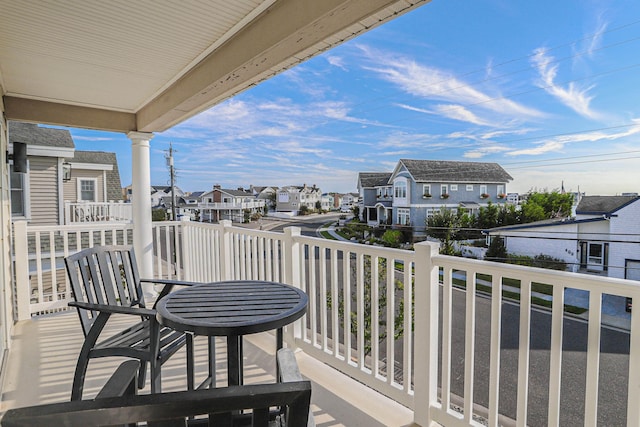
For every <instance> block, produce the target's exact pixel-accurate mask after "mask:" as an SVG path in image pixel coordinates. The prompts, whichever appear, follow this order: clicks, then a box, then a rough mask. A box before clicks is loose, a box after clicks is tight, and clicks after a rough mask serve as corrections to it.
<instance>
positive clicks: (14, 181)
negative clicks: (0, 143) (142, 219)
mask: <svg viewBox="0 0 640 427" xmlns="http://www.w3.org/2000/svg"><path fill="white" fill-rule="evenodd" d="M17 142H21V143H25V144H26V145H27V172H26V173H16V172H15V171H14V170H13V165H11V202H12V203H11V219H12V220H13V221H15V220H27V221H28V222H29V223H30V224H32V225H53V224H64V222H65V211H64V210H65V203H64V202H65V201H69V202H104V201H111V200H122V189H121V185H120V175H119V172H118V164H117V160H116V155H115V153H105V152H99V151H80V150H75V144H74V143H73V139H72V138H71V134H70V133H69V131H67V130H64V129H54V128H46V127H41V126H38V125H36V124H31V123H20V122H9V143H10V145H9V151H10V153H12V152H13V143H17ZM68 168H70V171H71V173H70V175H68V176H63V169H68Z"/></svg>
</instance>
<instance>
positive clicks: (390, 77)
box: [361, 46, 545, 120]
mask: <svg viewBox="0 0 640 427" xmlns="http://www.w3.org/2000/svg"><path fill="white" fill-rule="evenodd" d="M361 49H362V50H363V51H364V52H365V53H366V54H367V55H368V57H369V60H370V62H372V63H373V65H368V66H364V67H363V68H365V69H366V70H368V71H372V72H375V73H376V74H378V75H379V76H380V77H381V78H382V79H384V80H386V81H388V82H390V83H392V84H394V85H396V86H398V87H399V88H400V89H401V90H403V91H404V92H406V93H408V94H410V95H412V96H415V97H419V98H425V99H428V100H432V101H444V102H447V103H452V104H455V105H457V106H462V107H463V108H465V109H467V111H468V109H469V108H470V107H474V108H475V109H482V110H484V111H491V112H494V113H499V114H500V115H501V116H502V117H503V118H508V119H520V120H524V119H531V118H541V117H543V116H545V114H544V113H542V112H541V111H539V110H536V109H534V108H530V107H527V106H525V105H523V104H520V103H517V102H515V101H512V100H510V99H507V98H505V97H503V95H501V94H500V93H492V94H489V93H485V92H483V91H481V90H480V89H477V88H475V87H473V86H472V85H471V84H469V83H467V82H465V81H463V80H461V79H460V78H458V77H456V76H455V75H454V74H453V73H451V72H449V71H446V70H443V69H439V68H436V67H433V66H429V65H425V64H420V63H418V62H416V61H415V60H413V59H410V58H406V57H396V56H394V55H392V54H389V53H387V52H377V51H374V50H372V49H370V48H369V47H366V46H361ZM459 118H460V115H458V119H459Z"/></svg>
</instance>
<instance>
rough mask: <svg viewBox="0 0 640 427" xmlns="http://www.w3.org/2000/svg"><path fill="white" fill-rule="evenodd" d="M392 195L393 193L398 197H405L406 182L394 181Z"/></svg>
mask: <svg viewBox="0 0 640 427" xmlns="http://www.w3.org/2000/svg"><path fill="white" fill-rule="evenodd" d="M394 195H395V197H397V198H399V199H406V198H407V183H406V182H404V181H398V182H396V183H395V190H394Z"/></svg>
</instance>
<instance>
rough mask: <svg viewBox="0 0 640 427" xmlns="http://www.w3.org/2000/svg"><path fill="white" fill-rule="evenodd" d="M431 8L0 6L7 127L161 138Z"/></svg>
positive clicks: (18, 2) (414, 0)
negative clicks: (19, 124) (26, 124)
mask: <svg viewBox="0 0 640 427" xmlns="http://www.w3.org/2000/svg"><path fill="white" fill-rule="evenodd" d="M427 1H428V0H321V1H318V0H264V1H262V0H233V1H229V0H200V1H198V0H189V1H178V0H108V1H105V0H0V93H1V94H2V95H3V101H4V109H5V115H6V117H7V118H9V119H15V120H23V121H32V122H38V123H49V124H59V125H67V126H75V127H86V128H94V129H103V130H111V131H119V132H128V131H132V130H137V131H144V132H157V131H163V130H165V129H167V128H169V127H171V126H173V125H175V124H177V123H179V122H181V121H183V120H185V119H187V118H189V117H191V116H193V115H194V114H196V113H198V112H200V111H202V110H204V109H206V108H209V107H210V106H212V105H215V104H216V103H219V102H221V101H223V100H225V99H227V98H229V97H231V96H233V95H235V94H237V93H239V92H241V91H242V90H244V89H246V88H248V87H250V86H252V85H254V84H256V83H258V82H260V81H262V80H264V79H267V78H269V77H271V76H273V75H275V74H277V73H279V72H281V71H284V70H286V69H288V68H290V67H292V66H294V65H296V64H298V63H299V62H302V61H304V60H305V59H308V58H310V57H312V56H314V55H316V54H318V53H320V52H322V51H325V50H327V49H329V48H331V47H333V46H335V45H337V44H339V43H341V42H343V41H345V40H348V39H350V38H352V37H354V36H356V35H358V34H360V33H362V32H364V31H367V30H369V29H371V28H373V27H375V26H377V25H379V24H381V23H383V22H386V21H388V20H390V19H392V18H394V17H396V16H398V15H399V14H401V13H404V12H407V11H409V10H411V9H413V8H415V7H417V6H419V5H421V4H423V3H426V2H427Z"/></svg>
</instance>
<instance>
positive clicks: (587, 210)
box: [576, 196, 640, 215]
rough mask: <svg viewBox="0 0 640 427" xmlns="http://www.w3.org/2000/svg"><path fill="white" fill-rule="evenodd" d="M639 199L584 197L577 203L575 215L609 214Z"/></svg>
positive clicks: (633, 197)
mask: <svg viewBox="0 0 640 427" xmlns="http://www.w3.org/2000/svg"><path fill="white" fill-rule="evenodd" d="M639 198H640V197H638V196H584V197H583V198H582V200H580V203H578V207H577V208H576V214H593V215H600V214H602V215H605V214H610V213H613V212H615V211H617V210H618V209H620V208H621V207H623V206H626V205H627V204H629V203H631V202H633V201H635V200H636V199H639Z"/></svg>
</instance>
